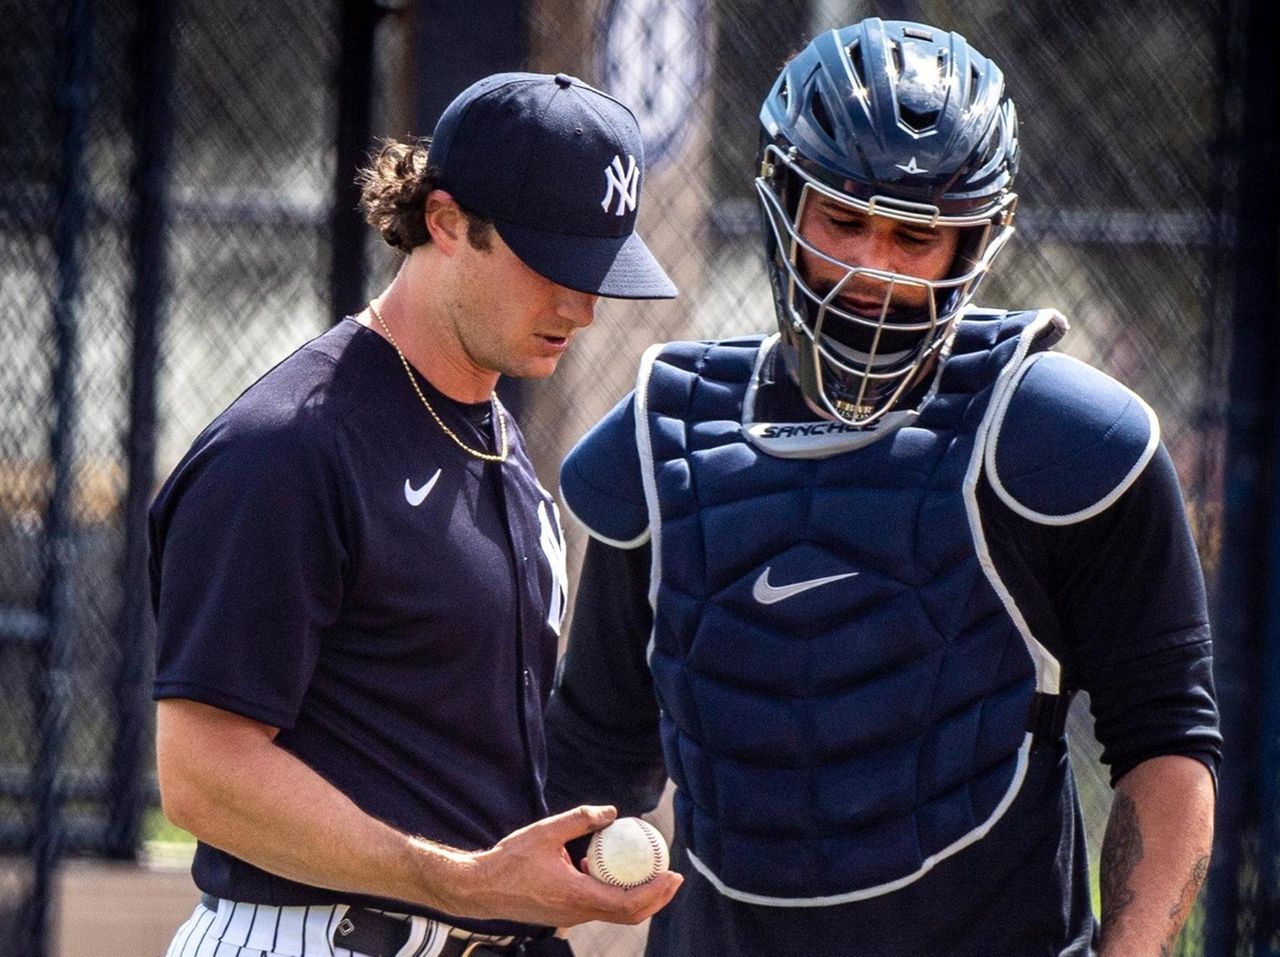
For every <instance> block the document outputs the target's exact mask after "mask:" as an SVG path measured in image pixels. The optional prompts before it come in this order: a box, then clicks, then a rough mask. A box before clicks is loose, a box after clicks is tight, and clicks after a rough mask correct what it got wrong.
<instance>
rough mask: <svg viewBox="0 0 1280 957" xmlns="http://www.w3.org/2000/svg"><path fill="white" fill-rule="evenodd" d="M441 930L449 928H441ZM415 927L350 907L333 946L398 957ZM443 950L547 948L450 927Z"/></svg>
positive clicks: (486, 952)
mask: <svg viewBox="0 0 1280 957" xmlns="http://www.w3.org/2000/svg"><path fill="white" fill-rule="evenodd" d="M200 902H201V903H202V904H204V906H205V907H207V908H208V909H209V910H212V911H217V909H218V903H219V899H218V898H217V897H215V896H213V895H212V894H201V895H200ZM439 926H440V927H441V929H444V928H445V927H446V926H447V925H445V924H440V925H439ZM411 932H412V924H411V923H410V921H409V918H407V917H398V916H396V915H394V914H384V913H383V912H382V911H376V910H370V909H368V908H367V907H349V908H347V912H346V914H345V915H344V916H343V918H342V920H340V921H339V922H338V924H337V926H336V927H334V929H333V940H332V943H333V944H335V945H337V946H339V947H343V948H345V949H347V950H350V951H353V952H355V953H357V954H364V955H367V957H396V955H397V954H398V953H400V951H402V950H403V949H404V946H405V944H407V943H408V942H409V935H410V933H411ZM448 934H449V936H448V937H447V938H446V940H445V943H444V947H443V949H441V950H440V952H439V955H438V957H505V955H513V957H514V955H525V954H528V955H530V957H533V955H535V954H538V953H542V952H544V951H543V947H544V946H546V945H545V944H544V943H543V941H541V940H537V941H535V940H532V939H530V938H511V937H499V938H494V937H488V936H485V935H483V934H475V933H472V932H471V931H468V930H464V929H462V928H460V927H449V928H448ZM552 941H554V944H552V948H554V946H555V944H560V943H564V942H563V941H560V940H559V939H558V938H550V939H549V940H548V942H547V943H551V942H552ZM545 952H546V953H547V954H548V955H551V954H555V953H557V952H559V953H570V954H571V953H572V951H567V950H561V951H557V950H555V949H548V950H546V951H545Z"/></svg>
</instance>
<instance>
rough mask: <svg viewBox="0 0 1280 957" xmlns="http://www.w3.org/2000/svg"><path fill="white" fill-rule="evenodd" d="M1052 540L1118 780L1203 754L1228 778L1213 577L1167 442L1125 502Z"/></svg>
mask: <svg viewBox="0 0 1280 957" xmlns="http://www.w3.org/2000/svg"><path fill="white" fill-rule="evenodd" d="M1055 533H1056V534H1055ZM1050 538H1051V539H1056V541H1054V547H1053V548H1052V549H1051V552H1050V554H1051V555H1052V559H1053V560H1052V566H1051V567H1052V570H1053V573H1054V576H1055V579H1056V582H1057V588H1056V589H1055V594H1054V603H1055V605H1056V608H1057V612H1058V618H1059V620H1060V621H1061V622H1062V629H1063V639H1064V641H1065V643H1066V645H1067V646H1068V647H1069V648H1070V664H1071V672H1072V675H1071V677H1072V679H1073V680H1075V681H1076V682H1077V683H1078V686H1079V687H1082V688H1084V689H1085V690H1087V691H1088V692H1089V698H1090V704H1091V707H1092V710H1093V715H1094V720H1095V732H1096V734H1097V737H1098V741H1099V742H1100V743H1101V744H1102V746H1103V753H1102V760H1103V761H1104V763H1106V764H1107V765H1109V766H1110V770H1111V780H1112V783H1113V784H1114V783H1115V782H1116V781H1118V780H1119V779H1120V778H1122V777H1123V776H1124V775H1125V774H1126V773H1127V772H1128V771H1130V770H1131V769H1132V768H1133V767H1135V766H1136V765H1137V764H1139V763H1141V762H1142V761H1145V760H1147V759H1149V758H1153V757H1157V756H1160V755H1167V754H1180V755H1185V756H1187V757H1193V758H1196V759H1198V760H1200V761H1202V762H1204V764H1205V765H1206V766H1207V767H1208V768H1209V770H1210V772H1212V773H1213V774H1214V775H1215V778H1216V774H1217V766H1218V762H1219V760H1220V758H1221V745H1222V738H1221V735H1220V734H1219V732H1218V714H1217V706H1216V703H1215V699H1214V689H1213V672H1212V666H1213V659H1212V650H1211V646H1210V638H1209V614H1208V606H1207V601H1206V597H1205V588H1204V576H1203V574H1202V573H1201V569H1200V561H1199V557H1198V554H1197V552H1196V547H1195V543H1194V541H1193V539H1192V536H1191V530H1190V527H1189V525H1188V523H1187V519H1186V512H1185V508H1184V505H1183V498H1182V491H1181V489H1180V487H1179V485H1178V477H1177V473H1176V472H1175V470H1174V467H1173V462H1172V461H1171V460H1170V458H1169V454H1168V452H1167V451H1166V450H1165V448H1164V446H1163V445H1161V446H1160V447H1159V449H1158V450H1157V452H1156V455H1155V456H1154V457H1153V458H1152V460H1151V462H1150V463H1149V464H1148V465H1147V467H1146V469H1145V470H1144V471H1143V473H1142V475H1141V476H1140V477H1139V478H1138V480H1137V481H1136V482H1135V483H1134V484H1133V486H1132V487H1131V488H1130V489H1129V490H1128V491H1127V492H1126V493H1125V494H1124V495H1122V496H1121V497H1120V498H1119V499H1118V500H1117V501H1116V502H1115V504H1114V505H1112V506H1111V507H1110V508H1108V509H1107V510H1106V511H1104V512H1103V513H1102V514H1100V515H1098V516H1096V517H1095V518H1092V519H1089V520H1087V521H1085V522H1081V523H1079V524H1078V525H1071V526H1066V527H1065V528H1062V529H1051V530H1050Z"/></svg>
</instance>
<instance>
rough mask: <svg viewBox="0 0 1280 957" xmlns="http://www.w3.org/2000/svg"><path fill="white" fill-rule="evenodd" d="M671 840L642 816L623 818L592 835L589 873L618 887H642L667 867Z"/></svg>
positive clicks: (588, 850)
mask: <svg viewBox="0 0 1280 957" xmlns="http://www.w3.org/2000/svg"><path fill="white" fill-rule="evenodd" d="M667 863H668V855H667V842H666V841H664V840H663V839H662V835H661V834H659V833H658V829H657V828H656V827H654V826H653V825H652V824H650V823H649V822H648V821H642V820H640V818H638V817H620V818H618V819H617V820H616V821H614V822H613V823H612V824H610V825H609V826H608V827H606V828H604V830H601V831H596V832H595V833H594V834H592V835H591V844H590V845H589V846H588V847H587V873H588V874H590V875H591V876H592V877H594V878H595V879H596V880H598V881H604V882H605V883H606V884H612V885H613V886H614V887H639V886H640V885H641V884H647V883H648V882H649V881H651V880H653V878H654V877H655V876H656V875H657V874H658V873H659V872H661V871H665V870H666V869H667Z"/></svg>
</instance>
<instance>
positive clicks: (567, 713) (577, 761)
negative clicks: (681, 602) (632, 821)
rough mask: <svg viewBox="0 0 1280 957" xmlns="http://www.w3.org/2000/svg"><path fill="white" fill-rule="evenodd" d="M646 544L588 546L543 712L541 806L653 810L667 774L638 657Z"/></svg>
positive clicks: (645, 638)
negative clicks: (544, 740) (545, 769)
mask: <svg viewBox="0 0 1280 957" xmlns="http://www.w3.org/2000/svg"><path fill="white" fill-rule="evenodd" d="M649 556H650V549H649V545H648V544H647V543H646V544H644V545H641V546H640V547H638V548H632V549H622V548H615V547H613V546H611V545H606V544H603V543H602V542H599V541H597V540H596V539H591V540H590V541H589V542H588V544H587V552H586V557H585V559H584V562H583V567H582V575H581V577H580V578H579V581H578V591H577V599H576V601H575V603H574V609H573V623H572V627H571V630H570V635H569V644H568V648H567V650H566V651H565V655H564V657H563V658H562V659H561V661H560V670H559V673H558V674H557V676H556V684H555V688H554V689H553V691H552V693H551V700H550V702H549V704H548V706H547V721H546V726H547V752H548V775H547V790H546V796H547V806H548V808H549V809H550V810H551V811H552V812H556V811H563V810H567V809H569V808H572V807H576V806H577V805H579V804H614V805H616V806H617V808H618V813H619V814H622V815H638V814H643V813H645V812H647V811H650V810H652V809H653V808H654V807H656V806H657V804H658V801H659V800H660V798H661V797H662V789H663V787H664V786H665V784H666V780H667V776H666V771H665V769H664V767H663V762H662V746H661V742H660V740H659V736H658V705H657V701H656V700H655V698H654V690H653V676H652V675H651V674H650V672H649V665H648V662H647V661H646V659H645V652H646V649H647V647H648V642H649V633H650V631H651V630H652V624H653V615H652V611H651V609H650V607H649V597H648V589H649Z"/></svg>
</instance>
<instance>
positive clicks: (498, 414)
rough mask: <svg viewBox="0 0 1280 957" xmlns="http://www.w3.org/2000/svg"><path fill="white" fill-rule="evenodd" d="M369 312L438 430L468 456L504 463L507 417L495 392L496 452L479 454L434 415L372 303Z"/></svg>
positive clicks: (490, 397)
mask: <svg viewBox="0 0 1280 957" xmlns="http://www.w3.org/2000/svg"><path fill="white" fill-rule="evenodd" d="M369 312H371V313H372V314H373V318H375V319H377V320H378V325H380V326H382V331H383V332H385V333H386V334H387V341H388V342H390V343H391V348H393V349H395V350H396V355H398V356H399V357H400V364H401V365H402V366H404V371H405V374H406V375H408V376H409V384H410V385H411V386H413V391H414V392H416V393H418V398H419V399H421V400H422V404H423V405H425V406H426V407H427V411H428V412H430V413H431V418H433V419H435V420H436V425H438V426H440V430H441V431H442V432H444V434H445V435H447V436H449V438H451V439H453V441H454V444H455V445H457V446H458V448H460V449H462V451H464V452H466V453H467V454H468V455H474V456H475V457H476V458H478V459H483V460H484V461H486V462H505V461H506V460H507V417H506V416H505V415H503V414H502V404H501V403H500V402H499V401H498V394H497V393H496V392H493V393H490V395H489V402H490V403H491V405H492V407H493V415H494V417H495V418H496V419H497V420H498V434H499V436H500V438H499V440H498V452H497V454H494V453H492V452H480V451H477V450H476V449H473V448H472V447H471V446H469V445H467V444H466V443H465V442H463V441H462V439H460V438H458V436H457V434H456V433H455V432H454V431H453V429H451V428H449V426H447V425H445V424H444V422H443V421H441V419H440V416H438V415H436V410H435V409H433V408H431V403H430V402H428V401H427V397H426V396H425V395H423V394H422V389H420V388H419V387H418V378H417V376H415V375H414V374H413V369H412V368H410V366H409V360H408V359H406V358H405V357H404V353H403V352H401V351H400V344H399V343H398V342H396V339H395V336H393V335H392V334H391V330H390V329H388V328H387V323H386V321H385V320H384V319H383V318H382V315H381V314H380V313H379V312H378V309H377V307H376V306H374V304H373V303H372V302H370V303H369Z"/></svg>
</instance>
